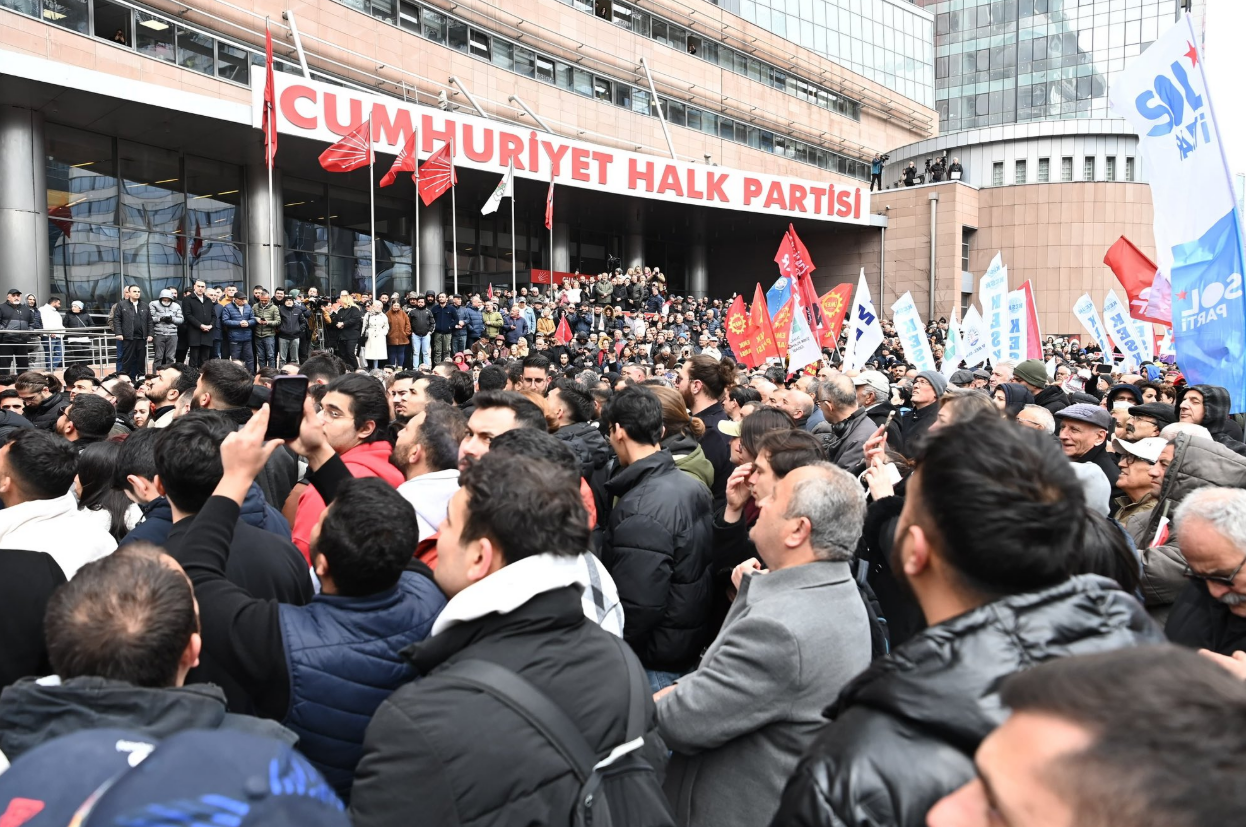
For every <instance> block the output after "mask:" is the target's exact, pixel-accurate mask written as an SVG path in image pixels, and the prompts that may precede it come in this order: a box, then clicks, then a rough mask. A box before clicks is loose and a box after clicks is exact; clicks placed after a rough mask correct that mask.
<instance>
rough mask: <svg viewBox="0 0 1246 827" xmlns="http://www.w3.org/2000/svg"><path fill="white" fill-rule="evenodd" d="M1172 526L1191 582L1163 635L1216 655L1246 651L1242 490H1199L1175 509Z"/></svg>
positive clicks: (1245, 504) (1245, 494) (1244, 498)
mask: <svg viewBox="0 0 1246 827" xmlns="http://www.w3.org/2000/svg"><path fill="white" fill-rule="evenodd" d="M1174 522H1175V523H1176V527H1177V532H1178V533H1179V534H1180V535H1181V553H1182V554H1184V555H1185V560H1186V568H1185V576H1186V579H1187V580H1189V581H1190V582H1189V585H1187V586H1186V587H1185V589H1184V590H1183V591H1182V592H1181V594H1180V595H1179V596H1178V597H1177V601H1176V602H1175V603H1174V604H1173V607H1172V612H1171V613H1170V614H1169V615H1168V623H1167V624H1166V625H1165V626H1164V634H1165V635H1167V636H1168V639H1169V640H1171V641H1172V642H1173V643H1179V644H1181V645H1183V646H1189V647H1192V648H1195V649H1208V650H1210V651H1212V652H1216V653H1218V654H1221V655H1232V654H1233V653H1234V652H1236V651H1240V650H1242V649H1246V491H1243V490H1242V489H1240V488H1200V489H1199V490H1197V491H1195V492H1193V493H1192V494H1190V495H1189V496H1187V497H1186V498H1185V499H1184V500H1183V501H1182V502H1181V504H1180V505H1179V506H1177V511H1176V519H1175V520H1174Z"/></svg>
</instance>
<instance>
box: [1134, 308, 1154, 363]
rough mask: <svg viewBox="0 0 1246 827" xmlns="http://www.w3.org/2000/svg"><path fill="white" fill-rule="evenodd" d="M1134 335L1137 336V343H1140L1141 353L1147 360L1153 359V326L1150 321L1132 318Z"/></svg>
mask: <svg viewBox="0 0 1246 827" xmlns="http://www.w3.org/2000/svg"><path fill="white" fill-rule="evenodd" d="M1133 330H1134V336H1135V337H1137V339H1138V342H1139V344H1141V345H1142V355H1143V356H1145V357H1146V360H1145V361H1147V362H1153V361H1155V326H1154V325H1152V324H1151V323H1150V322H1140V321H1138V320H1136V319H1135V320H1133Z"/></svg>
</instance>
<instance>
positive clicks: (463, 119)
mask: <svg viewBox="0 0 1246 827" xmlns="http://www.w3.org/2000/svg"><path fill="white" fill-rule="evenodd" d="M273 80H274V83H275V86H276V95H277V131H278V132H279V133H280V134H282V135H296V136H298V137H302V138H309V139H311V140H316V141H322V142H324V143H325V144H330V143H333V142H334V141H336V140H338V139H339V138H341V137H342V136H344V135H346V134H347V133H348V132H350V131H351V129H353V128H355V127H357V126H358V125H359V124H360V123H362V122H363V121H364V120H365V119H367V118H368V117H371V118H372V132H373V135H374V136H375V137H376V139H375V141H374V142H373V145H374V147H375V149H376V151H378V152H382V153H387V154H390V155H397V154H398V150H399V148H400V147H402V146H404V145H405V144H406V140H407V137H408V136H409V135H410V134H411V132H412V131H413V130H417V131H418V133H419V141H418V146H417V156H418V157H419V158H420V159H421V160H422V159H424V158H427V157H428V156H429V155H431V154H432V152H433V151H434V150H436V149H438V148H440V147H441V146H442V145H443V144H445V143H448V142H453V144H454V163H455V166H459V167H467V168H469V169H482V170H487V171H489V172H496V173H498V174H499V175H500V174H502V173H503V172H505V171H506V170H507V168H508V167H510V166H512V165H513V166H514V169H515V175H517V176H518V177H520V178H531V179H535V180H538V181H540V182H541V183H542V184H548V183H549V182H550V180H551V177H552V179H553V181H554V183H555V184H557V185H559V186H571V187H581V188H583V189H589V190H594V191H597V192H611V193H616V194H619V195H633V196H637V197H640V198H651V199H655V200H659V201H668V202H674V203H682V204H690V205H696V206H702V207H718V208H721V209H728V210H742V211H744V212H752V213H764V214H768V215H778V216H782V217H783V218H784V219H786V220H790V219H795V218H806V219H811V220H814V221H838V222H841V223H848V224H869V222H870V192H869V189H868V188H866V187H865V186H864V185H862V184H854V183H852V182H851V181H849V180H847V179H841V180H834V181H833V180H831V178H832V176H829V175H823V176H821V177H819V178H806V179H802V178H790V177H787V176H781V175H767V174H765V173H761V172H745V171H743V170H738V169H729V168H727V167H720V166H710V165H709V164H693V163H688V162H686V161H674V160H671V159H669V158H661V157H658V156H655V155H642V154H640V153H638V152H627V151H625V150H621V149H615V148H613V147H608V146H603V145H601V144H592V143H587V142H585V141H577V140H573V139H571V138H564V137H561V136H559V135H552V134H550V133H548V132H538V131H537V130H535V129H525V128H523V127H522V126H515V125H512V124H508V123H504V122H502V121H494V120H489V119H487V118H481V117H478V116H476V115H467V114H464V113H462V112H453V113H452V112H443V111H441V110H440V109H433V108H431V107H428V106H419V105H416V104H413V103H410V102H407V101H403V100H400V99H398V98H392V97H389V96H387V95H376V94H370V93H367V92H360V91H357V90H355V89H348V88H345V87H342V86H331V85H329V84H327V83H321V82H319V81H314V80H306V79H304V78H301V77H297V76H295V75H288V74H285V73H282V72H278V73H276V74H275V75H274V76H273ZM251 103H252V107H253V118H254V126H255V127H256V128H257V129H258V128H259V127H260V122H261V118H262V115H263V111H264V67H263V66H252V67H251ZM281 157H282V156H281V155H280V154H278V156H277V165H278V166H281ZM378 166H381V165H380V164H378ZM551 170H552V172H551ZM810 172H811V174H815V173H816V171H815V170H812V169H811V171H810Z"/></svg>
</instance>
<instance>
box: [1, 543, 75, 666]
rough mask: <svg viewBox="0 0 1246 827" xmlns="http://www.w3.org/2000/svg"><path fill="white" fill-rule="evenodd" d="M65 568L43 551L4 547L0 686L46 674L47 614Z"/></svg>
mask: <svg viewBox="0 0 1246 827" xmlns="http://www.w3.org/2000/svg"><path fill="white" fill-rule="evenodd" d="M64 582H65V572H64V571H63V570H62V569H61V567H60V566H59V565H58V564H57V562H56V560H54V559H52V555H50V554H45V553H44V552H42V551H18V550H16V549H4V550H3V551H0V606H3V607H4V609H3V612H4V622H3V623H0V688H3V687H5V686H8V685H9V684H11V683H13V682H15V681H16V680H18V679H19V678H24V677H26V676H28V675H46V674H48V672H50V671H52V670H51V666H49V665H48V650H47V647H46V646H45V645H44V642H43V615H44V612H45V611H47V607H48V598H49V597H51V596H52V592H54V591H56V588H57V586H60V585H61V584H62V583H64Z"/></svg>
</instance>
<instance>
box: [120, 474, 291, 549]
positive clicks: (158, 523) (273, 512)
mask: <svg viewBox="0 0 1246 827" xmlns="http://www.w3.org/2000/svg"><path fill="white" fill-rule="evenodd" d="M141 508H142V510H143V519H142V521H141V522H140V523H139V524H138V525H136V526H134V528H133V529H131V530H130V533H129V534H127V535H125V537H124V538H122V540H121V542H120V543H118V544H117V547H118V548H120V547H121V546H124V545H129V544H130V543H135V542H138V541H140V540H142V541H145V542H148V543H154V544H155V545H158V546H162V545H164V541H165V540H167V539H168V538H169V531H170V530H171V529H172V528H173V507H172V506H170V505H169V501H168V500H167V499H165V498H164V497H156V499H154V500H152V501H151V502H149V503H147V504H146V505H144V506H141ZM241 519H242V521H243V522H244V523H246V524H247V525H251V526H254V527H255V528H259V529H263V530H264V531H267V532H269V533H270V534H275V535H277V536H278V537H280V538H281V539H283V540H284V539H286V538H287V537H289V536H290V523H289V522H287V521H286V518H285V517H283V516H281V512H280V511H278V510H277V509H275V508H273V507H272V506H271V505H269V504H268V503H267V502H266V501H265V500H264V494H263V492H261V491H260V487H259V486H258V485H256V484H255V483H251V490H249V491H247V498H246V499H245V500H243V502H242V517H241Z"/></svg>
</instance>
